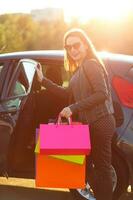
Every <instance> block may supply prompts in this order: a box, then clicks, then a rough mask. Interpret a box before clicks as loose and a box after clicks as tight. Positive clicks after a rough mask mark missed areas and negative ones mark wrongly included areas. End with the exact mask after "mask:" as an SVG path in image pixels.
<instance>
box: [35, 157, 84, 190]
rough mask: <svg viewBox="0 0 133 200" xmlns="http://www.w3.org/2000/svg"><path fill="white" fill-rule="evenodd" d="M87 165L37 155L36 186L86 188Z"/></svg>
mask: <svg viewBox="0 0 133 200" xmlns="http://www.w3.org/2000/svg"><path fill="white" fill-rule="evenodd" d="M85 164H86V161H84V163H83V164H82V165H80V164H77V163H72V162H68V161H65V160H61V159H57V158H54V157H51V156H48V155H43V154H36V181H35V183H36V186H37V187H51V188H72V189H76V188H85Z"/></svg>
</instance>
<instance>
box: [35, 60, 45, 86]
mask: <svg viewBox="0 0 133 200" xmlns="http://www.w3.org/2000/svg"><path fill="white" fill-rule="evenodd" d="M36 72H37V80H38V81H39V82H42V80H43V78H44V76H43V72H42V66H41V64H40V63H38V65H37V68H36Z"/></svg>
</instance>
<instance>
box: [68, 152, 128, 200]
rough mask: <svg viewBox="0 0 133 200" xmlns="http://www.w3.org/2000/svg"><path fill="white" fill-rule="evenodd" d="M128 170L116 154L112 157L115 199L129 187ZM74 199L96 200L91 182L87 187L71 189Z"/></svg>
mask: <svg viewBox="0 0 133 200" xmlns="http://www.w3.org/2000/svg"><path fill="white" fill-rule="evenodd" d="M128 177H129V176H128V170H127V167H126V165H125V163H124V161H123V160H122V159H121V158H120V157H119V156H118V155H116V154H113V159H112V179H113V200H118V198H119V197H120V196H121V195H122V193H123V192H125V191H126V190H127V187H128ZM70 192H71V194H72V197H73V200H86V199H87V200H96V198H95V197H94V194H93V191H92V189H91V188H90V185H89V183H88V182H87V183H86V187H85V189H76V190H70Z"/></svg>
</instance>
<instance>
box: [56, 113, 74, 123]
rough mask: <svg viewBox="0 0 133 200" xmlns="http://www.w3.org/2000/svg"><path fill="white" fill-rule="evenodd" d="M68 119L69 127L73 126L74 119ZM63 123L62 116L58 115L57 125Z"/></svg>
mask: <svg viewBox="0 0 133 200" xmlns="http://www.w3.org/2000/svg"><path fill="white" fill-rule="evenodd" d="M66 119H67V121H68V124H69V125H72V118H71V117H69V118H66ZM61 122H62V116H61V115H60V114H59V115H58V119H57V125H59V124H61Z"/></svg>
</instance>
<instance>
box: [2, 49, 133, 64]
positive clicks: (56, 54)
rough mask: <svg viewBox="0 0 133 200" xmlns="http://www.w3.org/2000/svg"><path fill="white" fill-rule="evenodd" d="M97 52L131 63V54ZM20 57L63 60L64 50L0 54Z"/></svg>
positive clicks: (3, 57) (107, 58)
mask: <svg viewBox="0 0 133 200" xmlns="http://www.w3.org/2000/svg"><path fill="white" fill-rule="evenodd" d="M98 54H99V55H100V57H101V58H102V59H104V60H112V61H122V62H129V63H133V56H132V55H125V54H116V53H109V52H98ZM22 58H31V59H51V60H63V58H64V51H63V50H32V51H20V52H12V53H3V54H0V60H8V59H9V60H10V59H22Z"/></svg>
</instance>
